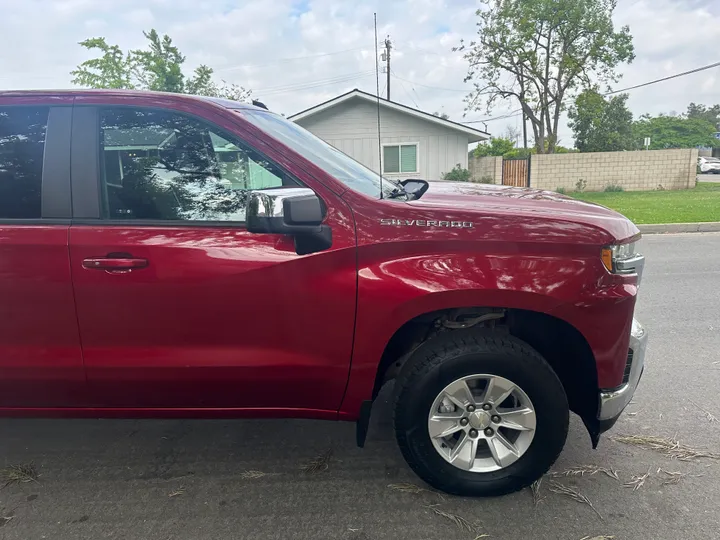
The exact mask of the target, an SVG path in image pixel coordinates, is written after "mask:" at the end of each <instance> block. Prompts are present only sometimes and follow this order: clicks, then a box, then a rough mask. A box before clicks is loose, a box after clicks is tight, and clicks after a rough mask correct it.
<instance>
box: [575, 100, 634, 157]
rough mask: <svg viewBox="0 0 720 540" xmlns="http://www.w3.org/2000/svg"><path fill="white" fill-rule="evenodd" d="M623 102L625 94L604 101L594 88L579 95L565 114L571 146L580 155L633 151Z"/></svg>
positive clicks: (628, 116) (628, 115) (627, 111)
mask: <svg viewBox="0 0 720 540" xmlns="http://www.w3.org/2000/svg"><path fill="white" fill-rule="evenodd" d="M627 99H628V95H627V94H620V95H617V96H613V97H611V98H610V99H605V98H604V97H603V96H602V95H600V93H599V92H598V91H597V90H596V89H590V90H585V91H584V92H582V93H580V94H579V95H578V97H577V98H576V99H575V105H574V106H573V107H571V108H570V110H569V111H568V118H569V119H570V121H569V122H568V125H569V126H570V129H572V130H573V135H574V136H575V147H576V148H577V149H578V150H580V151H581V152H617V151H621V150H631V149H633V148H634V147H635V144H634V142H633V115H632V112H630V109H628V107H627Z"/></svg>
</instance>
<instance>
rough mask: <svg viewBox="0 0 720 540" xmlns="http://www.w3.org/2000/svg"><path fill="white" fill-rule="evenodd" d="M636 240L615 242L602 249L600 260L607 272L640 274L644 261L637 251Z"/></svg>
mask: <svg viewBox="0 0 720 540" xmlns="http://www.w3.org/2000/svg"><path fill="white" fill-rule="evenodd" d="M637 244H638V243H637V242H630V243H628V244H616V245H613V246H608V247H606V248H603V250H602V262H603V264H604V265H605V268H607V269H608V272H612V273H613V274H638V277H639V276H640V275H641V274H642V268H643V265H644V263H645V257H643V256H642V255H641V254H640V253H638V251H637Z"/></svg>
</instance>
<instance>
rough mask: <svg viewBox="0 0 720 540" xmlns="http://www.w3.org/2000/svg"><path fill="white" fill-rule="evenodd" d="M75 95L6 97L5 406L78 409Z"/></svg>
mask: <svg viewBox="0 0 720 540" xmlns="http://www.w3.org/2000/svg"><path fill="white" fill-rule="evenodd" d="M71 114H72V97H65V98H63V97H55V98H53V106H52V107H50V106H48V104H47V98H42V97H40V96H38V97H23V98H19V97H9V96H8V97H0V407H33V408H37V407H62V406H79V405H82V404H84V402H85V390H86V386H85V375H84V372H83V363H82V356H81V350H80V341H79V337H78V327H77V318H76V315H75V301H74V299H73V290H72V281H71V279H70V261H69V256H68V229H69V227H70V120H71Z"/></svg>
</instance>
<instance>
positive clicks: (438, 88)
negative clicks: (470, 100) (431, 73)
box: [393, 73, 470, 93]
mask: <svg viewBox="0 0 720 540" xmlns="http://www.w3.org/2000/svg"><path fill="white" fill-rule="evenodd" d="M393 75H395V78H396V79H400V80H401V81H405V82H409V83H410V84H415V85H417V86H424V87H425V88H433V89H435V90H446V91H448V92H463V93H467V92H470V90H469V89H467V90H460V89H458V88H442V87H440V86H430V85H428V84H423V83H419V82H415V81H411V80H410V79H403V78H402V77H398V76H397V75H396V74H395V73H393Z"/></svg>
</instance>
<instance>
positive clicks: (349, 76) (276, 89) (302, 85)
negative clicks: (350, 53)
mask: <svg viewBox="0 0 720 540" xmlns="http://www.w3.org/2000/svg"><path fill="white" fill-rule="evenodd" d="M372 73H373V72H372V70H367V71H358V72H355V73H346V74H344V75H336V76H335V77H329V78H326V79H315V80H311V81H302V82H297V83H291V84H286V85H280V86H270V87H267V88H258V89H256V90H254V92H258V93H259V92H262V93H263V94H276V93H283V92H290V91H294V90H305V89H308V88H316V87H318V86H323V85H326V84H335V83H340V82H347V81H351V80H355V79H362V78H363V77H367V76H368V75H371V74H372Z"/></svg>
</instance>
